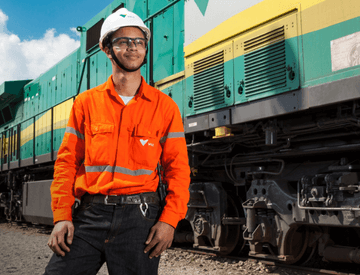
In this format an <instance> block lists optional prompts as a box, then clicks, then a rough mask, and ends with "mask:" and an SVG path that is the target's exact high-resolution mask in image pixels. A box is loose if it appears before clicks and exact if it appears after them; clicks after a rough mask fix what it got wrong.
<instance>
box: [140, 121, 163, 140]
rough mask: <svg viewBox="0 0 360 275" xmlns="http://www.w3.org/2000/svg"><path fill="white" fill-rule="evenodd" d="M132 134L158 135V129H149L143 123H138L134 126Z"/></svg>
mask: <svg viewBox="0 0 360 275" xmlns="http://www.w3.org/2000/svg"><path fill="white" fill-rule="evenodd" d="M134 136H136V137H153V138H155V137H158V136H159V130H157V129H151V128H149V127H147V126H145V125H143V124H138V125H137V126H136V127H135V131H134Z"/></svg>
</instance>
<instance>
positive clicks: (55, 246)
mask: <svg viewBox="0 0 360 275" xmlns="http://www.w3.org/2000/svg"><path fill="white" fill-rule="evenodd" d="M48 245H49V247H50V249H51V250H52V251H53V252H54V253H56V254H57V255H61V256H65V252H64V251H62V250H61V249H60V247H59V245H58V241H57V238H56V237H55V236H53V237H52V238H51V240H50V241H49V242H48Z"/></svg>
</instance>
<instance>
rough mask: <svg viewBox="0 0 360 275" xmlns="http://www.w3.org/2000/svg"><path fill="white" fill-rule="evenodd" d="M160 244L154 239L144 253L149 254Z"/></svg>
mask: <svg viewBox="0 0 360 275" xmlns="http://www.w3.org/2000/svg"><path fill="white" fill-rule="evenodd" d="M157 243H158V242H157V241H155V239H152V240H151V242H150V243H149V244H148V245H147V246H146V247H145V249H144V253H148V252H149V251H150V250H151V249H152V248H153V247H154V246H155V245H156V244H157Z"/></svg>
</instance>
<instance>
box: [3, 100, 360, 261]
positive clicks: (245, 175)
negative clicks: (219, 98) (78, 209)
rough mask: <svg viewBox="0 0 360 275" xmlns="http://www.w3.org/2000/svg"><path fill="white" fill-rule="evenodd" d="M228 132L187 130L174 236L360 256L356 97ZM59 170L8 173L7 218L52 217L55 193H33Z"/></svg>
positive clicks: (205, 245)
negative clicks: (182, 215) (184, 195)
mask: <svg viewBox="0 0 360 275" xmlns="http://www.w3.org/2000/svg"><path fill="white" fill-rule="evenodd" d="M221 130H223V131H222V133H225V134H224V135H216V133H215V131H214V130H209V131H208V130H207V131H201V132H196V133H193V134H187V135H186V139H187V143H188V152H189V161H190V166H191V173H192V175H191V176H192V184H191V185H190V194H191V197H190V201H189V204H188V206H189V210H188V213H187V216H186V219H185V220H183V221H181V222H180V223H179V226H178V228H177V230H176V234H175V242H177V243H189V244H192V246H193V247H195V248H199V249H206V250H211V251H214V252H216V253H219V254H222V255H229V254H236V255H238V254H240V253H248V254H249V255H251V256H253V257H257V258H262V259H275V260H278V261H281V262H285V263H290V264H293V263H305V262H306V261H308V260H309V259H311V258H312V257H313V256H314V255H315V254H317V255H320V256H321V257H322V259H323V260H324V261H334V262H347V263H357V264H360V250H359V248H357V244H358V243H360V104H359V102H358V101H349V102H345V103H341V104H336V105H330V106H328V107H322V108H321V112H320V111H319V110H318V109H313V110H307V111H304V112H301V113H295V114H290V115H283V116H278V117H275V118H272V119H266V120H264V119H262V120H257V121H254V122H250V123H243V124H237V125H231V126H226V128H225V127H223V128H222V129H221ZM52 169H53V163H47V164H46V165H45V164H44V165H43V166H41V165H38V166H37V167H29V168H26V169H25V168H21V169H18V170H11V171H3V172H2V174H1V175H0V177H1V178H0V210H1V212H3V215H4V216H5V218H6V219H7V220H9V221H27V222H32V223H44V224H51V210H50V207H49V195H45V194H44V195H41V198H42V199H37V200H36V202H35V201H34V199H33V195H31V194H39V192H40V193H41V192H42V190H45V189H46V188H48V186H49V185H50V183H51V178H52ZM39 186H42V187H39ZM36 188H40V189H36ZM46 196H48V199H44V198H45V197H46ZM39 197H40V196H39V195H38V196H37V198H39ZM39 209H43V211H44V212H42V214H39V212H38V211H39ZM44 209H46V210H44Z"/></svg>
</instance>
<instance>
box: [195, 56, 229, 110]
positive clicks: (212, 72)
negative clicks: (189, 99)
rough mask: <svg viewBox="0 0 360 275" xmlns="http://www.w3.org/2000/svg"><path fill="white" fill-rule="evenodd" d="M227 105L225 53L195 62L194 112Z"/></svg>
mask: <svg viewBox="0 0 360 275" xmlns="http://www.w3.org/2000/svg"><path fill="white" fill-rule="evenodd" d="M223 103H225V94H224V51H221V52H218V53H216V54H213V55H210V56H208V57H206V58H204V59H201V60H198V61H196V62H194V110H195V111H199V110H202V109H205V108H209V107H214V106H216V105H218V104H223Z"/></svg>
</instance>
